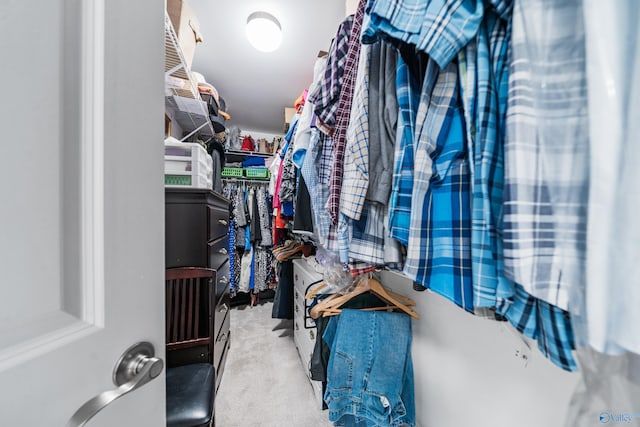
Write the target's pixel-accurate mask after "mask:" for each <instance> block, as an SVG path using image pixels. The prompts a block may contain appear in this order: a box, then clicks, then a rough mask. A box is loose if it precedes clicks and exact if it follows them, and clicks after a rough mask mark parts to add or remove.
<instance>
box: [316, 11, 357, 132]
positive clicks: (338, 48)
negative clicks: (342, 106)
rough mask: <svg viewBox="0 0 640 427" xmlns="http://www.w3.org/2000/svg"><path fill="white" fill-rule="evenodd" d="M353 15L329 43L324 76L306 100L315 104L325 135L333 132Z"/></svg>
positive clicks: (344, 22)
mask: <svg viewBox="0 0 640 427" xmlns="http://www.w3.org/2000/svg"><path fill="white" fill-rule="evenodd" d="M353 19H354V17H353V15H351V16H348V17H347V18H346V19H345V20H344V21H342V23H341V24H340V26H339V27H338V32H337V33H336V36H335V37H334V39H333V42H332V43H331V47H330V48H329V54H328V56H327V65H326V70H325V72H324V78H323V79H322V80H321V81H320V84H319V85H318V87H317V88H315V90H314V91H309V96H308V97H307V100H308V101H310V102H312V103H313V104H314V106H315V109H314V112H315V114H316V115H317V116H318V118H319V119H320V120H321V122H322V123H323V124H324V126H321V127H320V129H321V130H322V131H323V132H325V133H326V134H327V135H331V134H332V133H333V126H334V125H335V123H336V114H337V111H338V100H339V98H340V89H341V88H342V78H343V75H344V66H345V63H346V58H347V50H348V49H349V37H350V36H351V28H352V26H353Z"/></svg>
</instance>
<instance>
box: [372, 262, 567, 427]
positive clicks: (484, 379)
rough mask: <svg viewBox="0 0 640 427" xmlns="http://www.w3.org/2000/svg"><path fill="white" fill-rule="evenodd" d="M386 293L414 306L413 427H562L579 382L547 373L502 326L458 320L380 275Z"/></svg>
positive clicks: (446, 305) (441, 305)
mask: <svg viewBox="0 0 640 427" xmlns="http://www.w3.org/2000/svg"><path fill="white" fill-rule="evenodd" d="M382 280H383V282H384V284H385V285H386V286H388V287H389V288H391V289H393V290H395V291H397V292H399V293H401V294H403V295H407V296H409V297H410V298H412V299H413V300H414V301H416V304H417V307H416V311H417V312H418V313H419V315H420V319H419V320H414V321H413V325H412V326H413V347H412V356H413V366H414V378H415V393H416V416H417V421H418V426H420V427H462V426H474V427H514V426H517V427H543V426H544V427H556V426H562V425H564V421H565V417H566V413H567V409H568V406H569V401H570V399H571V395H572V392H573V390H574V389H575V387H576V385H577V382H578V379H579V374H577V373H568V372H565V371H563V370H562V369H560V368H558V367H556V366H555V365H553V364H552V363H551V362H550V361H549V360H547V359H546V358H545V357H544V356H542V354H541V353H540V352H539V351H538V349H537V346H536V343H535V342H531V352H530V353H531V354H530V357H529V361H528V365H527V366H526V367H525V365H524V363H523V362H522V359H520V358H518V357H516V356H515V354H516V351H522V350H523V349H524V348H525V347H524V346H523V344H522V343H523V341H522V339H521V336H520V334H514V333H513V331H514V329H513V328H512V327H511V326H510V325H509V324H507V323H506V322H499V323H498V322H495V321H490V320H486V319H482V318H478V317H476V316H473V315H471V314H469V313H466V312H465V311H464V310H462V309H461V308H458V307H457V306H455V305H454V304H453V303H451V302H449V301H448V300H445V299H444V298H442V297H440V296H439V295H436V294H434V293H431V292H429V291H425V292H415V291H413V289H412V286H411V281H410V280H408V279H406V278H404V277H401V276H400V275H398V274H394V273H388V272H383V277H382Z"/></svg>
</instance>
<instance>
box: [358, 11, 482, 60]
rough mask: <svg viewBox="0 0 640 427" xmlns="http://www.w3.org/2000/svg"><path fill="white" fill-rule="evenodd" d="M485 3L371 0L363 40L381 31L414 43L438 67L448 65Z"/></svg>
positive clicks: (470, 34) (473, 32)
mask: <svg viewBox="0 0 640 427" xmlns="http://www.w3.org/2000/svg"><path fill="white" fill-rule="evenodd" d="M483 3H484V2H481V1H476V0H430V1H421V0H372V1H370V2H369V5H368V6H367V19H366V20H365V22H364V24H363V34H362V36H363V40H364V41H365V42H370V41H372V40H375V39H376V38H377V33H383V34H385V35H387V36H389V37H392V38H394V39H396V40H400V41H403V42H405V43H408V44H412V45H415V46H416V47H417V49H419V50H422V51H424V52H426V53H428V54H429V56H430V57H431V58H432V59H433V60H434V61H436V63H437V64H438V65H439V66H440V68H444V67H445V66H446V65H447V64H449V63H450V62H451V61H452V60H453V59H454V58H455V57H456V56H457V54H458V52H460V50H462V48H463V47H464V46H465V45H466V44H467V43H468V42H469V41H470V40H471V39H472V38H473V37H474V36H475V35H476V33H477V31H478V26H479V25H480V21H481V20H482V15H483V9H484V6H483Z"/></svg>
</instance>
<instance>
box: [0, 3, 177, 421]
mask: <svg viewBox="0 0 640 427" xmlns="http://www.w3.org/2000/svg"><path fill="white" fill-rule="evenodd" d="M163 14H164V2H162V1H157V0H136V1H129V0H39V1H37V0H2V1H0V54H1V55H2V59H1V60H0V77H1V79H0V86H1V89H0V139H1V142H0V198H1V199H2V200H1V201H0V290H1V293H0V425H1V426H7V427H10V426H11V427H13V426H16V427H17V426H46V427H49V426H52V427H59V426H60V427H61V426H64V425H66V424H67V422H68V420H69V418H70V417H71V416H72V414H74V412H75V411H76V410H77V409H78V408H80V407H81V406H82V405H83V403H85V402H86V401H88V400H89V399H91V398H92V397H94V396H96V395H98V394H100V393H101V392H104V391H107V390H112V389H114V388H115V387H116V386H115V385H114V383H113V381H112V373H113V369H114V366H115V364H116V361H117V360H118V359H119V357H120V356H121V355H122V353H123V352H124V351H125V349H127V348H128V347H129V346H131V345H132V344H134V343H136V342H139V341H148V342H150V343H151V344H152V345H153V346H154V347H155V351H156V355H157V356H158V357H160V358H162V359H164V337H163V336H164V333H163V331H164V308H163V304H164V291H163V289H164V188H163V156H162V140H163V117H164V116H163V108H164V101H163V93H164V92H163V84H164V79H163V69H164V63H163V61H164V56H163V40H164V39H163V29H164V27H163V25H164V15H163ZM164 408H165V404H164V371H163V372H162V374H160V375H159V376H158V377H157V378H156V379H154V380H152V381H150V382H149V383H148V384H146V385H144V386H142V387H140V388H139V389H137V390H135V391H132V392H131V393H129V394H126V395H124V396H123V397H121V398H119V399H117V400H115V401H114V402H113V403H112V404H111V405H109V406H107V407H106V408H105V409H104V410H102V411H100V412H99V413H97V415H96V416H95V417H93V418H92V419H91V420H90V421H89V422H88V423H87V426H89V427H92V426H109V427H114V426H154V427H158V426H162V425H164V424H165V409H164Z"/></svg>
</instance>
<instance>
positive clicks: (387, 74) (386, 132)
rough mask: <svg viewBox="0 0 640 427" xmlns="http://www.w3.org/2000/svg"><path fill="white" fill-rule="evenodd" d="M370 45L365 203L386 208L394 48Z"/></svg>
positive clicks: (394, 109)
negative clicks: (367, 166) (367, 160)
mask: <svg viewBox="0 0 640 427" xmlns="http://www.w3.org/2000/svg"><path fill="white" fill-rule="evenodd" d="M372 46H373V51H372V57H371V85H370V89H369V92H370V96H369V115H370V117H371V119H370V121H369V141H370V144H369V152H370V155H369V176H370V185H369V188H368V190H367V200H369V201H372V202H377V203H381V204H383V205H387V204H388V203H389V194H390V193H391V181H392V176H393V152H394V145H395V138H396V133H397V122H398V102H397V99H396V67H397V65H398V55H397V50H396V48H395V47H393V46H392V45H390V44H388V43H383V42H381V41H379V42H376V43H375V44H374V45H372Z"/></svg>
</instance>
